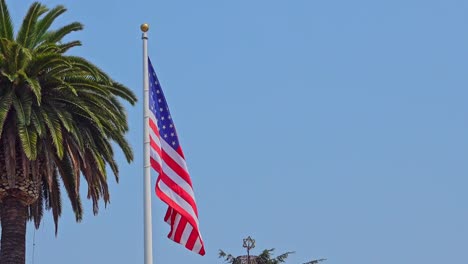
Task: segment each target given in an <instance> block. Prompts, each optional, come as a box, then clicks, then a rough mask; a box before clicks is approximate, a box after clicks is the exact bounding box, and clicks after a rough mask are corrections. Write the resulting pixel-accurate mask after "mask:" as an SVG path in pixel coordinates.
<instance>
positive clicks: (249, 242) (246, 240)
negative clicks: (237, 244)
mask: <svg viewBox="0 0 468 264" xmlns="http://www.w3.org/2000/svg"><path fill="white" fill-rule="evenodd" d="M242 246H243V247H245V248H246V249H247V264H251V263H250V250H251V249H252V248H254V247H255V239H252V238H251V237H250V236H248V237H247V238H244V243H243V245H242Z"/></svg>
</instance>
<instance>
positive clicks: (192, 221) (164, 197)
mask: <svg viewBox="0 0 468 264" xmlns="http://www.w3.org/2000/svg"><path fill="white" fill-rule="evenodd" d="M158 182H159V179H158ZM158 182H156V195H157V196H158V197H159V199H161V200H162V201H163V202H165V203H166V204H167V205H168V206H169V207H171V208H172V209H173V210H175V211H176V212H177V213H179V214H180V215H181V216H182V218H185V219H187V221H189V223H190V224H191V225H192V227H193V229H195V230H197V232H199V230H198V226H197V223H196V221H195V219H194V218H193V217H192V216H191V215H190V214H189V213H188V212H187V211H185V210H184V209H183V208H182V207H181V206H179V205H178V204H177V203H176V202H174V201H173V200H172V199H171V198H169V197H168V196H167V195H166V194H165V193H164V192H162V191H161V190H160V189H159V186H158Z"/></svg>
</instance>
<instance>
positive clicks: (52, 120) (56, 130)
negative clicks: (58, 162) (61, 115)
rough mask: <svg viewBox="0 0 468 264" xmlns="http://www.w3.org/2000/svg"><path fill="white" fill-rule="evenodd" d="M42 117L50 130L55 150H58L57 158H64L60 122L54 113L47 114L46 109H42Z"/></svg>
mask: <svg viewBox="0 0 468 264" xmlns="http://www.w3.org/2000/svg"><path fill="white" fill-rule="evenodd" d="M41 115H42V117H43V118H44V121H45V123H46V125H47V128H48V129H49V132H50V136H51V138H52V142H53V143H54V146H55V149H56V150H57V156H58V157H59V159H62V158H63V143H62V142H63V137H62V126H61V125H60V120H59V119H58V118H57V117H56V116H55V114H54V112H53V111H50V109H49V111H48V112H46V110H45V108H41Z"/></svg>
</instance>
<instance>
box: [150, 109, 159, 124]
mask: <svg viewBox="0 0 468 264" xmlns="http://www.w3.org/2000/svg"><path fill="white" fill-rule="evenodd" d="M148 116H149V118H150V119H152V120H153V122H154V123H155V124H156V126H158V119H157V118H156V116H155V115H154V114H153V112H151V110H149V111H148Z"/></svg>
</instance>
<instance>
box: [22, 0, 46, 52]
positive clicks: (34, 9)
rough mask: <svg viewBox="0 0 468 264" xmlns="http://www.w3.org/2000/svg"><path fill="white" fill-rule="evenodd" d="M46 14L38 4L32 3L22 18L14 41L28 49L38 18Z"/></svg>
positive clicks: (43, 7)
mask: <svg viewBox="0 0 468 264" xmlns="http://www.w3.org/2000/svg"><path fill="white" fill-rule="evenodd" d="M45 12H47V8H46V7H45V6H44V5H42V4H40V3H39V2H35V3H33V4H32V5H31V6H30V7H29V10H28V13H27V14H26V16H25V17H24V20H23V24H22V25H21V28H20V30H19V32H18V36H17V37H16V41H17V42H18V43H19V44H21V45H22V46H24V47H27V48H30V47H31V46H30V45H31V43H33V41H34V38H35V34H36V33H35V28H36V24H37V20H38V18H39V16H41V15H42V14H44V13H45Z"/></svg>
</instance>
